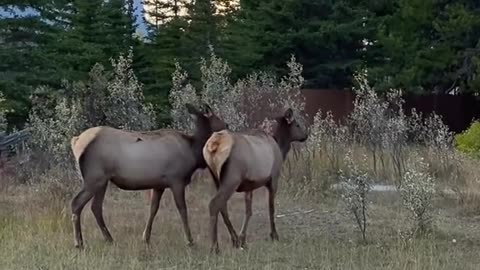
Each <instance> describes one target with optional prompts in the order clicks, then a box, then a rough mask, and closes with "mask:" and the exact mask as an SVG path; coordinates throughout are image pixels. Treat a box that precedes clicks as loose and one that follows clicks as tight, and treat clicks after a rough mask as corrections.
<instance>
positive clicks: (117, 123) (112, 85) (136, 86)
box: [104, 51, 155, 130]
mask: <svg viewBox="0 0 480 270" xmlns="http://www.w3.org/2000/svg"><path fill="white" fill-rule="evenodd" d="M132 62H133V53H132V51H130V52H129V54H128V55H127V56H126V57H125V56H123V55H120V56H119V58H118V60H115V59H112V67H113V78H112V79H111V80H110V81H109V82H108V84H107V93H108V95H107V100H106V104H105V105H106V106H105V108H104V110H105V116H106V120H107V123H108V125H109V126H113V127H117V128H121V129H126V130H150V129H152V128H153V127H154V125H155V114H154V111H153V107H152V106H151V104H145V99H144V96H143V91H142V85H141V84H140V82H139V81H138V80H137V77H136V76H135V74H134V72H133V69H132Z"/></svg>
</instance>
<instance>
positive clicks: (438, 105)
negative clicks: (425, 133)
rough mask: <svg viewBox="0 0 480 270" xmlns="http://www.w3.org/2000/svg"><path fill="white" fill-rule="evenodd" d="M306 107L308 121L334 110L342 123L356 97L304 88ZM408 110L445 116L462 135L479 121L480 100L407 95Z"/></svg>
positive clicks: (454, 129) (447, 121) (342, 91)
mask: <svg viewBox="0 0 480 270" xmlns="http://www.w3.org/2000/svg"><path fill="white" fill-rule="evenodd" d="M302 93H303V95H304V96H305V100H306V105H305V110H306V112H307V114H308V116H309V120H310V121H312V120H313V116H314V115H315V114H316V113H317V111H318V110H319V109H321V110H322V112H323V113H325V112H327V111H331V112H332V114H333V116H334V118H335V120H337V121H339V120H342V119H344V118H345V117H346V116H348V114H349V113H351V112H352V110H353V101H354V99H355V95H354V94H353V92H352V91H351V90H334V89H303V90H302ZM404 98H405V106H404V108H405V111H406V112H407V113H408V112H410V111H411V109H413V108H415V109H416V110H417V111H418V112H422V113H423V115H428V114H430V113H432V112H435V113H437V114H438V115H441V116H442V119H443V121H444V122H445V123H446V124H447V125H448V126H449V127H450V129H451V130H452V131H454V132H457V133H458V132H461V131H463V130H465V129H466V128H468V126H469V125H470V123H471V121H472V120H474V119H480V98H479V97H475V96H470V95H457V96H452V95H423V96H418V95H407V96H405V97H404Z"/></svg>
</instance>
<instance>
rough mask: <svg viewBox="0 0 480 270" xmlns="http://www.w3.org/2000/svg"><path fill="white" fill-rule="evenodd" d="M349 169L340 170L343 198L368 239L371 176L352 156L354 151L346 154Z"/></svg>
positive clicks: (365, 164) (364, 238) (363, 236)
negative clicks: (368, 195) (368, 198)
mask: <svg viewBox="0 0 480 270" xmlns="http://www.w3.org/2000/svg"><path fill="white" fill-rule="evenodd" d="M345 163H346V165H347V171H340V182H341V184H342V186H343V187H342V199H343V201H344V203H345V206H346V208H347V210H348V211H349V212H351V213H352V214H353V217H354V220H355V222H356V224H357V226H358V229H359V230H360V232H361V234H362V239H363V241H364V242H365V241H366V232H367V210H368V202H367V194H368V193H369V192H370V177H369V176H368V173H367V172H366V171H365V170H364V169H362V168H360V167H359V166H358V165H357V164H356V163H355V161H354V160H353V157H352V152H351V151H348V152H347V154H346V155H345ZM362 165H363V166H367V160H366V157H364V159H363V164H362Z"/></svg>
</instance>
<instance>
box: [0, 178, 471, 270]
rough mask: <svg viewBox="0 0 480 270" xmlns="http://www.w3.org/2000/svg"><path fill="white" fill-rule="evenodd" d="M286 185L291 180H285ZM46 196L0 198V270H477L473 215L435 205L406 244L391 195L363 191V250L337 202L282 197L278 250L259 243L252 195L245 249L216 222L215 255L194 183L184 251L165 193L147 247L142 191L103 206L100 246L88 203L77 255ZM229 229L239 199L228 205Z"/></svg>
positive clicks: (66, 225) (63, 208)
mask: <svg viewBox="0 0 480 270" xmlns="http://www.w3.org/2000/svg"><path fill="white" fill-rule="evenodd" d="M291 181H294V179H292V180H291ZM55 194H56V192H55V190H52V188H47V189H44V188H40V189H37V188H35V187H21V186H15V187H11V188H9V189H5V190H3V191H1V193H0V268H1V269H12V270H13V269H29V270H30V269H409V270H410V269H478V266H479V265H480V256H478V251H479V250H480V241H479V240H480V215H474V214H469V215H466V214H464V212H463V211H461V210H460V209H459V207H458V206H457V204H456V203H455V202H454V201H452V199H451V198H446V197H438V198H437V199H436V201H435V208H436V211H435V213H434V218H435V223H434V230H433V232H432V233H431V234H430V235H429V236H425V237H422V238H416V239H406V238H403V237H402V236H401V235H402V233H401V231H405V230H407V229H408V226H409V225H408V219H407V215H406V214H407V213H406V212H405V210H403V208H402V205H401V200H400V198H399V197H398V194H395V193H392V192H387V193H378V192H373V193H371V195H370V200H371V201H372V204H371V210H370V217H369V220H370V223H369V227H368V229H367V234H368V243H366V244H362V243H361V242H360V239H359V234H358V232H357V230H356V227H355V226H354V225H355V224H354V223H353V220H352V219H351V218H350V215H348V214H347V213H346V212H345V210H344V207H343V205H342V202H341V201H340V200H339V195H335V194H332V195H331V196H329V197H328V198H324V199H320V198H312V199H308V198H305V199H302V200H293V199H292V198H290V197H289V196H288V195H287V194H286V192H285V191H283V192H281V194H279V196H278V200H277V213H276V214H277V216H278V217H277V219H276V221H277V228H278V231H279V234H280V238H281V239H280V241H279V242H275V243H273V242H271V241H270V240H269V236H268V235H269V225H268V224H269V223H268V210H267V209H268V208H267V197H266V192H265V191H264V190H258V191H256V192H255V193H254V210H253V217H252V219H251V222H250V226H249V231H248V236H247V237H248V238H247V239H248V240H247V241H248V249H246V250H238V249H233V248H232V247H231V242H230V238H229V236H228V233H227V230H226V228H225V226H224V225H223V222H222V221H221V219H220V225H219V234H220V235H219V237H220V238H219V239H220V248H221V251H222V252H221V254H220V255H219V256H214V255H210V253H209V244H210V240H209V234H208V232H209V230H208V214H207V209H208V207H207V206H208V201H209V199H210V198H211V197H212V195H213V188H212V186H211V185H210V184H209V183H208V182H204V181H200V182H195V183H193V184H192V185H191V186H189V187H188V189H187V204H188V206H189V216H190V225H191V228H192V233H193V235H194V239H195V242H196V246H195V247H193V248H188V247H187V246H186V242H185V237H184V233H183V229H182V226H181V222H180V218H179V215H178V213H177V210H176V208H175V206H174V203H173V198H172V196H171V193H170V192H169V191H168V192H166V193H165V195H164V197H163V199H162V203H161V208H160V211H159V214H158V215H157V219H156V221H155V223H154V227H153V234H152V243H151V245H150V246H146V245H145V244H144V243H143V242H142V240H141V236H142V231H143V228H144V225H145V221H146V219H147V213H148V203H147V201H146V198H145V196H144V194H143V193H142V192H127V191H119V190H117V189H116V188H110V189H109V191H108V193H107V197H106V201H105V205H104V212H105V219H106V222H107V226H109V228H110V231H111V232H112V235H113V237H114V239H115V243H114V244H113V245H111V244H106V243H104V242H103V239H102V237H101V233H100V230H99V228H98V227H97V226H96V223H95V221H94V218H93V214H92V213H91V211H90V208H89V204H88V205H87V206H86V208H85V210H84V212H83V215H82V225H83V228H82V229H83V233H84V239H85V243H86V248H85V249H84V250H82V251H80V250H77V249H75V248H74V247H73V236H72V226H71V222H70V208H69V201H70V198H71V197H70V196H71V195H68V196H65V197H62V196H57V195H55ZM229 210H230V214H231V216H232V221H233V222H234V225H235V227H236V229H237V231H238V230H239V229H240V225H241V222H242V218H243V213H244V205H243V196H242V194H235V196H234V197H233V198H232V199H231V200H230V202H229Z"/></svg>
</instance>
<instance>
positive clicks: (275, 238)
mask: <svg viewBox="0 0 480 270" xmlns="http://www.w3.org/2000/svg"><path fill="white" fill-rule="evenodd" d="M270 238H272V240H273V241H278V233H277V232H272V233H270Z"/></svg>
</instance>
